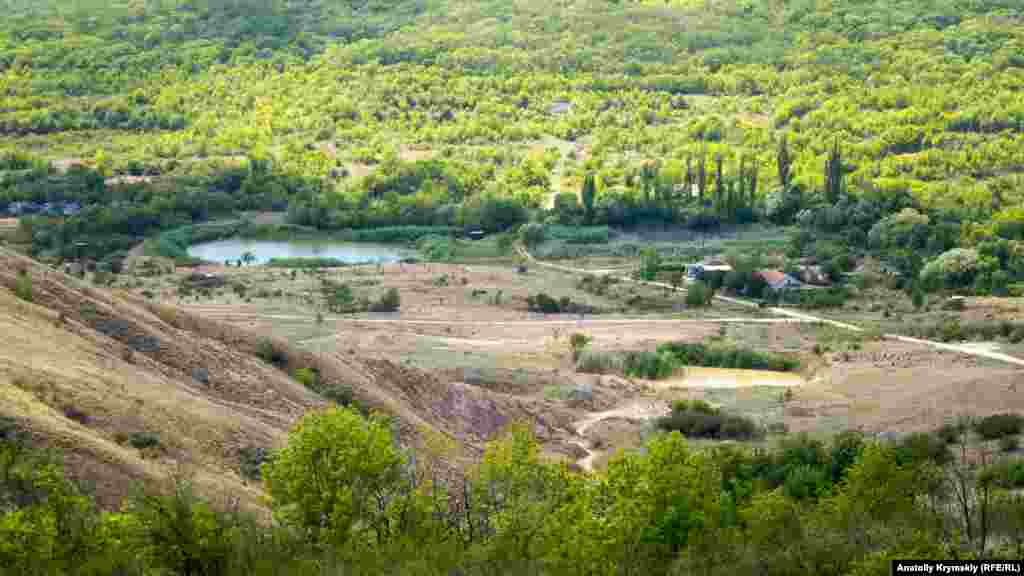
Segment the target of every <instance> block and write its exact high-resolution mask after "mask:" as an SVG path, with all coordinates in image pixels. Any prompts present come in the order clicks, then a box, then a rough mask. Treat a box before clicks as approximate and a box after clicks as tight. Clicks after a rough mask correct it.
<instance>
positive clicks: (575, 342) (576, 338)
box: [569, 332, 591, 362]
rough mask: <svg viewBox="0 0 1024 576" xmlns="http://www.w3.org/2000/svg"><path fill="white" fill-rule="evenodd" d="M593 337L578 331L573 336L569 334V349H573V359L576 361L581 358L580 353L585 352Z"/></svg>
mask: <svg viewBox="0 0 1024 576" xmlns="http://www.w3.org/2000/svg"><path fill="white" fill-rule="evenodd" d="M590 341H591V338H590V336H587V335H586V334H583V333H580V332H576V333H574V334H573V335H572V336H569V349H570V350H571V351H572V361H573V362H576V361H577V360H579V358H580V354H581V353H582V352H583V350H584V348H586V347H587V344H590Z"/></svg>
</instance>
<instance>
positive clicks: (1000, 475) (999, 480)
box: [987, 460, 1024, 490]
mask: <svg viewBox="0 0 1024 576" xmlns="http://www.w3.org/2000/svg"><path fill="white" fill-rule="evenodd" d="M987 472H988V475H989V476H990V477H991V478H992V479H993V480H994V482H995V484H996V485H997V486H999V487H1000V488H1005V489H1007V490H1012V489H1015V488H1024V460H1003V461H1002V462H999V463H998V464H995V465H993V466H991V467H990V468H989V469H988V470H987Z"/></svg>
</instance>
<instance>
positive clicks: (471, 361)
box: [0, 250, 1024, 507]
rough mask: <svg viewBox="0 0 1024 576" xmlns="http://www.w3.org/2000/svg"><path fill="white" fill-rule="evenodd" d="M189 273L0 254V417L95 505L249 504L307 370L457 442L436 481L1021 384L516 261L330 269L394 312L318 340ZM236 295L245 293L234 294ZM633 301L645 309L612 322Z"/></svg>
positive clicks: (812, 423) (271, 287) (802, 424)
mask: <svg viewBox="0 0 1024 576" xmlns="http://www.w3.org/2000/svg"><path fill="white" fill-rule="evenodd" d="M136 264H138V265H139V266H141V263H136ZM600 264H602V266H603V267H605V268H621V267H622V266H620V265H617V264H618V263H615V262H612V261H608V262H601V263H600ZM165 265H166V263H165ZM19 267H25V268H26V269H28V270H29V273H30V275H31V276H32V279H33V285H34V288H35V292H36V295H35V298H34V300H35V301H34V302H33V303H27V302H24V301H22V300H19V299H17V298H15V297H14V296H13V294H12V289H13V287H14V285H15V274H16V269H17V268H19ZM193 271H194V270H184V269H182V270H178V271H176V272H175V273H173V274H169V275H168V274H164V275H159V276H152V277H149V276H145V275H143V274H141V268H131V269H130V270H129V272H128V273H127V274H125V275H122V276H121V278H120V279H119V280H118V281H117V285H116V287H115V288H114V289H112V290H108V289H103V288H98V287H96V286H94V285H91V284H89V283H87V282H84V281H79V280H78V279H74V278H69V277H67V276H64V275H63V274H60V273H58V272H56V271H54V270H51V269H48V268H45V267H44V266H42V265H38V264H35V263H33V262H31V261H28V260H26V259H23V258H21V257H19V256H16V255H14V254H12V253H9V252H6V251H3V250H0V333H2V334H4V335H5V340H4V346H3V347H0V415H2V416H8V417H13V418H15V419H16V420H17V421H18V423H19V425H20V426H22V427H24V428H25V429H27V430H29V431H31V432H32V434H33V435H34V437H35V438H36V439H37V441H39V442H40V443H43V444H48V445H53V446H58V447H60V448H62V449H63V450H64V451H65V452H66V453H67V454H68V459H69V462H70V463H71V464H72V469H73V470H74V471H75V473H76V474H78V475H79V476H80V477H83V478H86V479H89V480H91V481H93V482H96V483H97V492H98V494H99V495H100V497H101V501H103V502H105V503H108V504H109V503H112V502H114V501H116V499H117V498H119V497H120V496H122V495H123V494H124V493H125V492H126V490H127V487H128V485H129V483H130V482H131V481H133V480H144V481H152V480H154V479H157V478H160V477H162V476H164V475H166V474H167V473H169V472H170V471H173V470H176V469H180V468H185V469H187V470H189V471H191V473H192V474H194V475H195V476H196V477H197V479H198V481H199V482H200V484H201V485H202V486H204V488H205V489H206V490H207V491H208V492H216V493H222V494H224V493H226V494H232V495H236V496H238V497H240V498H242V499H243V500H244V501H246V502H247V503H248V504H249V505H251V506H254V507H258V506H259V494H260V493H259V488H258V486H257V485H254V484H251V483H250V484H246V483H245V482H244V481H243V480H242V479H241V478H240V477H239V474H238V472H237V471H238V468H239V457H238V450H239V448H241V447H243V446H257V445H258V446H266V447H274V446H280V445H281V443H282V442H283V441H284V439H285V437H286V434H287V431H288V429H289V427H290V426H292V425H293V424H294V422H295V421H296V419H297V418H298V417H299V416H301V414H302V413H303V412H304V411H306V410H309V409H315V408H318V407H322V406H325V405H326V402H325V401H324V399H323V398H321V397H320V396H318V395H317V394H314V393H313V392H310V391H308V390H306V389H305V388H303V387H302V386H300V385H299V384H298V383H296V382H295V381H294V380H293V379H292V378H291V377H290V375H289V373H290V370H291V369H293V368H295V367H301V366H314V367H318V368H320V370H321V372H322V374H323V375H324V377H325V379H326V380H327V381H328V382H330V383H333V384H339V385H345V386H349V387H351V388H352V389H353V390H354V392H355V395H356V397H357V398H358V400H359V401H360V402H361V403H362V404H364V405H367V406H370V407H373V408H375V409H379V410H382V411H384V412H387V413H391V414H394V415H395V416H397V417H398V419H399V421H400V422H401V423H402V424H403V426H402V430H403V433H402V437H403V440H404V441H406V442H410V443H417V442H419V441H420V439H421V438H422V437H423V434H441V435H443V436H447V437H449V438H451V439H453V440H455V441H456V444H458V445H459V446H460V447H461V452H459V453H458V454H456V455H452V456H451V457H450V458H449V459H448V460H447V461H446V463H447V464H450V465H451V466H452V467H458V466H460V465H463V464H465V463H468V462H471V461H472V460H473V459H474V458H475V457H476V456H478V455H479V454H480V450H481V447H482V445H483V444H484V443H485V442H486V441H488V440H490V439H493V438H495V437H497V436H498V435H499V434H500V433H501V432H502V430H503V429H505V428H506V427H507V426H508V425H509V424H511V423H514V422H518V421H524V422H527V423H529V424H530V425H531V426H532V428H533V430H534V431H535V432H536V434H537V436H538V437H539V438H540V439H541V441H542V442H543V443H544V445H545V451H546V453H547V454H548V455H549V456H551V457H553V458H559V459H563V460H566V461H568V462H575V463H576V464H577V465H578V466H579V467H580V468H583V469H587V468H590V467H594V466H596V467H600V466H603V465H604V463H605V462H607V460H608V458H610V457H611V456H613V455H614V454H615V453H616V452H617V451H619V450H620V449H629V448H634V447H637V446H639V444H640V442H641V440H642V438H643V436H644V434H646V433H647V432H649V431H651V430H652V419H653V418H655V417H657V416H659V415H661V414H664V413H665V412H666V411H667V410H668V404H669V402H671V401H672V400H673V399H679V398H690V399H694V398H702V399H706V400H708V401H710V402H712V403H714V404H716V405H720V406H723V407H724V408H726V409H727V410H731V411H735V412H739V413H742V414H746V415H749V416H751V417H753V418H756V419H758V420H759V421H761V422H762V423H765V424H769V423H773V422H783V423H785V424H786V425H787V426H788V427H789V429H790V431H794V432H795V431H807V432H811V433H820V434H828V433H833V432H837V431H841V430H844V429H847V428H859V429H863V430H864V431H866V432H871V433H877V432H897V433H900V432H906V431H914V430H925V429H929V428H932V427H934V426H936V425H938V424H940V423H942V421H943V420H944V419H945V418H947V417H951V416H956V415H959V414H973V415H978V416H984V415H987V414H991V413H995V412H1004V411H1008V410H1024V390H1022V391H1018V390H1017V383H1018V381H1019V380H1021V378H1022V372H1021V370H1020V368H1019V367H1016V366H1014V365H1012V364H1009V363H1007V362H1002V361H998V360H993V359H986V358H979V357H977V356H972V355H968V354H965V353H963V352H972V353H975V354H977V353H985V352H991V350H987V351H986V350H979V349H978V347H977V346H975V347H974V348H961V349H960V350H959V351H957V350H943V349H937V348H935V347H931V346H927V345H921V344H917V343H911V342H899V341H888V340H887V341H881V342H879V341H871V340H869V339H863V340H859V339H858V337H855V338H851V339H850V340H848V341H846V342H845V343H840V344H832V345H831V347H830V348H831V349H830V351H828V352H825V353H824V354H821V355H818V354H816V353H815V352H814V351H813V349H814V347H815V344H816V343H819V342H821V341H823V340H822V338H823V337H824V336H823V335H824V332H823V331H824V330H825V329H824V328H822V327H821V326H817V325H814V324H812V323H810V320H812V319H808V318H803V317H799V315H796V316H797V317H792V316H791V317H788V318H786V317H780V316H778V315H776V314H773V313H772V311H770V310H769V311H765V310H759V309H757V308H751V307H749V306H748V305H746V303H743V302H731V301H716V302H715V303H714V304H713V305H712V306H711V307H710V308H707V309H699V310H692V309H687V308H686V307H685V305H684V304H683V296H682V295H681V294H676V293H672V292H670V291H669V290H667V289H666V288H665V287H664V286H633V285H629V286H626V285H621V286H618V287H617V288H616V292H615V295H614V296H609V295H607V294H605V295H600V296H599V295H594V294H588V293H584V292H583V291H581V290H580V289H579V288H578V287H577V281H578V278H579V275H578V274H575V273H573V272H572V271H571V270H564V269H557V268H545V267H542V266H539V265H535V264H531V265H530V267H529V270H528V272H527V273H526V274H520V273H518V272H517V271H516V270H515V268H514V266H512V265H511V263H510V262H507V261H506V262H490V263H481V264H471V265H455V264H417V265H398V264H394V265H384V266H380V267H377V266H360V267H349V268H343V269H338V270H333V271H331V272H330V273H329V274H328V276H327V277H328V278H330V279H332V280H335V281H339V282H346V283H348V284H349V285H350V286H352V287H353V288H354V290H355V291H356V293H357V294H358V295H365V296H367V297H369V298H375V297H377V296H378V295H379V294H381V293H383V292H384V290H386V289H387V288H390V287H395V288H397V289H398V290H399V291H400V294H401V297H402V307H401V310H400V311H399V312H396V313H389V314H357V315H343V316H339V315H332V314H326V315H325V316H324V321H323V323H322V324H318V323H317V321H316V313H317V310H318V309H319V296H318V294H319V286H320V279H319V278H318V277H317V276H316V275H314V274H307V273H304V272H301V271H300V272H297V273H296V275H295V278H294V279H292V276H291V273H290V271H285V270H276V269H266V268H262V267H252V268H242V269H239V268H233V267H232V268H224V267H222V266H207V267H202V268H200V269H199V270H198V271H201V272H207V273H212V274H218V275H222V276H223V277H224V278H225V280H226V284H225V286H224V287H223V288H221V289H218V290H215V291H214V292H213V293H212V294H211V295H210V296H209V297H206V296H200V297H198V298H197V297H195V296H192V297H189V298H180V297H178V296H177V294H176V286H177V285H178V283H179V282H180V281H181V279H182V278H183V277H184V276H185V275H187V274H188V273H190V272H193ZM445 277H446V278H447V281H446V282H442V281H441V279H442V278H445ZM235 284H242V285H245V286H246V296H244V297H241V296H238V295H237V294H236V293H235V292H234V290H233V286H234V285H235ZM278 291H280V295H277V294H278ZM474 291H476V294H474ZM483 291H486V292H483ZM499 291H500V293H501V299H500V301H495V300H494V298H495V295H496V294H497V293H499ZM540 291H544V292H546V293H548V294H551V295H552V296H555V297H556V298H557V297H561V296H568V297H570V298H572V299H573V300H574V301H576V302H583V303H586V304H589V305H592V306H595V307H597V308H599V309H601V310H602V311H603V313H601V314H588V315H586V316H584V317H580V316H579V315H549V316H545V315H541V314H534V313H530V312H528V311H526V304H525V300H526V297H527V296H530V295H533V294H536V293H538V292H540ZM632 297H642V300H643V301H644V302H648V303H651V304H650V305H651V306H654V307H653V308H645V307H644V306H640V307H638V306H635V305H632V304H629V303H628V302H627V300H628V299H629V298H632ZM645 306H647V305H645ZM61 313H63V319H62V320H61V317H60V315H61ZM58 320H61V321H60V322H58ZM844 320H847V318H845V317H844ZM828 330H833V331H835V330H841V328H837V327H832V328H829V329H828ZM574 332H583V333H586V334H587V335H589V336H591V337H592V338H593V342H592V343H591V345H590V348H591V349H592V350H595V351H620V350H626V349H652V348H654V347H655V346H656V345H657V344H658V343H660V342H665V341H674V340H689V341H705V340H708V339H712V338H725V339H728V340H731V341H735V342H738V343H741V344H744V345H746V346H749V347H752V348H755V349H759V350H770V351H775V352H786V353H791V354H796V355H798V356H800V358H801V359H802V362H803V366H804V368H803V369H802V371H801V373H800V374H799V375H778V374H765V373H756V374H753V373H736V372H714V371H709V370H697V369H691V370H690V371H689V372H688V373H682V374H680V375H678V376H677V377H674V378H672V379H669V380H666V381H661V382H651V381H644V380H631V379H625V378H620V377H617V376H612V375H594V374H579V373H576V372H575V370H574V366H573V362H572V359H571V357H570V352H569V346H568V339H569V336H570V335H571V334H572V333H574ZM6 335H11V336H10V337H6ZM263 336H269V337H273V338H275V339H276V341H278V342H279V345H280V346H281V347H282V349H283V350H286V351H287V355H288V358H289V360H288V364H289V366H288V371H282V370H280V369H277V368H274V367H272V366H269V365H268V364H266V363H265V362H263V361H261V360H259V359H257V358H256V357H255V356H254V352H255V350H256V344H257V342H258V340H259V338H260V337H263ZM128 350H131V352H130V353H129V352H128ZM1004 352H1005V351H1004ZM194 368H203V369H205V370H206V371H207V372H208V373H209V380H210V384H208V385H204V384H201V383H199V382H197V380H196V379H195V377H194V374H193V369H194ZM787 388H788V389H789V390H791V391H792V397H791V398H790V399H788V400H787V398H786V395H785V394H784V392H785V390H786V389H787ZM69 407H71V408H74V410H67V409H68V408H69ZM138 431H151V432H156V433H157V434H158V435H159V437H160V438H161V443H162V445H163V447H162V448H161V449H160V450H156V451H150V452H147V453H142V452H140V451H138V450H135V449H133V448H131V447H130V446H128V445H126V444H124V443H123V442H119V441H118V440H119V438H121V437H122V436H123V435H125V434H130V433H131V432H138Z"/></svg>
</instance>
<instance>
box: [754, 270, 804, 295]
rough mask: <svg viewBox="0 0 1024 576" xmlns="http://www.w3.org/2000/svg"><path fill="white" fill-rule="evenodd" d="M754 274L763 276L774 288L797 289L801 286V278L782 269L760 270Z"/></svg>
mask: <svg viewBox="0 0 1024 576" xmlns="http://www.w3.org/2000/svg"><path fill="white" fill-rule="evenodd" d="M754 274H756V275H757V276H759V277H761V278H762V279H763V280H764V281H765V284H767V285H768V287H769V288H771V289H772V290H797V289H799V288H800V286H801V284H800V281H799V280H797V279H796V278H793V277H792V276H790V275H789V274H786V273H784V272H782V271H780V270H760V271H758V272H755V273H754Z"/></svg>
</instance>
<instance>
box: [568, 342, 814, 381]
mask: <svg viewBox="0 0 1024 576" xmlns="http://www.w3.org/2000/svg"><path fill="white" fill-rule="evenodd" d="M609 366H615V367H620V366H621V370H622V373H623V374H625V375H627V376H634V377H638V378H647V379H650V380H659V379H664V378H668V377H670V376H672V375H673V374H674V373H675V372H676V371H677V370H678V369H679V368H682V367H683V366H708V367H717V368H739V369H746V370H772V371H778V372H788V371H795V370H798V369H799V368H800V363H799V362H798V361H797V360H796V359H795V358H791V357H789V356H786V355H782V354H772V353H767V352H757V351H754V350H748V349H745V348H741V347H736V346H731V345H728V344H714V345H705V344H702V343H691V342H670V343H665V344H661V345H659V346H658V348H657V350H656V351H654V352H651V351H643V352H624V353H621V354H619V358H618V359H616V360H614V361H612V360H610V359H607V358H604V357H602V356H595V357H593V358H587V359H586V361H580V362H578V363H577V370H579V371H581V372H586V371H588V370H589V369H590V368H592V367H594V368H599V369H600V370H599V371H600V372H604V371H606V370H607V367H609Z"/></svg>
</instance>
